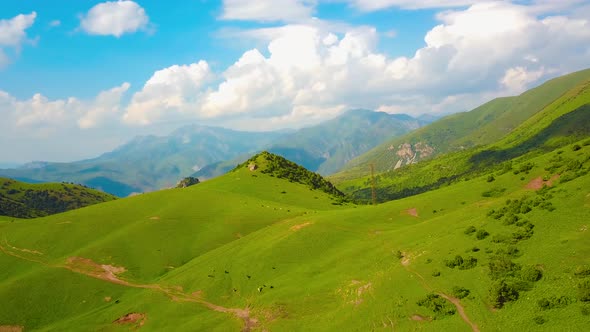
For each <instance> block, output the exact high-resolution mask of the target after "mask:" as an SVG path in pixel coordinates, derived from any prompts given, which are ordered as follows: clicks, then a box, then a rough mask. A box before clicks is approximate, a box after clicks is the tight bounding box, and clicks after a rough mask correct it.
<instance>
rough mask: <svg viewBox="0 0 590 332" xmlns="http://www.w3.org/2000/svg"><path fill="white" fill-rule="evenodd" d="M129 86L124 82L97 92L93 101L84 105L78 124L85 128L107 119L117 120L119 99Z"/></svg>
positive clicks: (120, 109) (119, 106) (119, 108)
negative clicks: (83, 112)
mask: <svg viewBox="0 0 590 332" xmlns="http://www.w3.org/2000/svg"><path fill="white" fill-rule="evenodd" d="M130 86H131V85H130V84H129V83H127V82H125V83H123V84H122V85H121V86H118V87H115V88H112V89H110V90H107V91H103V92H101V93H99V94H98V96H97V97H96V99H95V100H94V102H92V103H89V104H88V105H86V107H85V109H86V113H85V114H84V115H83V116H82V117H81V118H80V119H79V120H78V126H79V127H80V128H82V129H87V128H93V127H96V126H99V125H101V124H103V123H105V122H106V121H109V120H114V121H117V120H118V116H120V113H121V111H122V107H121V99H122V98H123V95H124V94H125V92H127V90H129V87H130Z"/></svg>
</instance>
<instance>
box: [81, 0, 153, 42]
mask: <svg viewBox="0 0 590 332" xmlns="http://www.w3.org/2000/svg"><path fill="white" fill-rule="evenodd" d="M148 23H149V17H148V16H147V14H146V12H145V10H144V9H143V8H142V7H141V6H140V5H138V4H137V3H135V2H134V1H129V0H119V1H107V2H102V3H99V4H97V5H95V6H94V7H92V8H91V9H90V10H89V11H88V13H86V15H84V16H82V17H81V19H80V28H81V29H82V30H84V31H85V32H86V33H88V34H91V35H103V36H107V35H111V36H115V37H117V38H118V37H121V36H122V35H124V34H126V33H134V32H136V31H138V30H140V29H145V28H146V27H147V25H148Z"/></svg>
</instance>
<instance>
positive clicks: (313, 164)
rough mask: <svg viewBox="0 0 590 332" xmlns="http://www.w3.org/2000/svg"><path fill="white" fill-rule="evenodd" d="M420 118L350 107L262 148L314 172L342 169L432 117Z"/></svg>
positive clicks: (203, 174)
mask: <svg viewBox="0 0 590 332" xmlns="http://www.w3.org/2000/svg"><path fill="white" fill-rule="evenodd" d="M421 118H422V119H415V118H413V117H411V116H408V115H405V114H387V113H383V112H375V111H370V110H350V111H348V112H345V113H343V114H342V115H340V116H338V117H336V118H334V119H332V120H328V121H325V122H323V123H320V124H318V125H316V126H312V127H308V128H303V129H300V130H298V131H296V132H293V133H291V134H287V135H285V136H283V137H280V138H278V139H277V140H276V141H275V142H273V143H272V144H271V145H270V146H268V147H263V148H264V149H266V150H268V151H269V152H272V153H274V154H277V155H280V156H283V157H285V158H287V159H289V160H292V161H293V162H295V163H298V164H300V165H302V166H303V167H305V168H307V169H309V170H311V171H313V172H318V173H319V174H322V175H326V174H331V173H334V172H336V171H338V170H340V169H341V168H342V167H343V166H344V165H345V164H346V163H347V162H349V161H350V160H352V159H353V158H355V157H357V156H359V155H361V154H363V153H365V152H367V151H369V150H370V149H372V148H373V147H375V146H377V145H379V144H380V143H382V142H383V141H385V140H387V139H391V138H393V137H398V136H400V135H403V134H405V133H408V132H410V131H412V130H415V129H417V128H419V127H421V126H423V125H425V124H427V123H429V122H431V121H432V119H433V118H432V117H421ZM247 158H248V156H247V154H244V155H242V156H240V157H238V158H235V159H232V160H229V161H227V160H226V161H220V162H216V163H213V164H210V165H207V166H205V167H203V168H202V169H201V170H199V171H197V172H195V173H194V174H193V176H195V177H198V178H202V179H209V178H213V177H215V176H219V175H221V174H224V173H226V172H228V171H230V170H231V169H232V168H233V167H235V165H236V164H238V163H242V162H244V161H245V160H246V159H247Z"/></svg>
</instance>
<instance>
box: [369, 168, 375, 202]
mask: <svg viewBox="0 0 590 332" xmlns="http://www.w3.org/2000/svg"><path fill="white" fill-rule="evenodd" d="M370 166H371V191H372V192H371V194H372V197H373V205H377V189H376V185H375V164H374V163H371V164H370Z"/></svg>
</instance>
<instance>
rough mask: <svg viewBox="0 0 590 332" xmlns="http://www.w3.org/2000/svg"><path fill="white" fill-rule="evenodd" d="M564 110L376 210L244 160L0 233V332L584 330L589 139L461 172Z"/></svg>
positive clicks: (290, 172) (587, 314) (278, 168)
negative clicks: (193, 181) (432, 185)
mask: <svg viewBox="0 0 590 332" xmlns="http://www.w3.org/2000/svg"><path fill="white" fill-rule="evenodd" d="M580 91H585V90H583V89H582V90H580ZM564 96H565V95H564ZM568 96H569V97H571V98H570V99H568V100H567V101H565V100H561V101H563V103H562V104H561V105H562V106H558V105H557V104H555V105H554V104H551V105H549V106H547V107H546V108H544V111H543V112H541V113H538V114H540V115H534V116H533V117H532V118H531V119H533V120H531V121H529V120H525V122H523V124H522V125H520V126H519V127H518V128H517V129H515V130H514V131H513V132H511V133H510V134H508V135H507V136H504V138H502V139H500V140H498V141H497V142H495V143H492V144H489V145H486V146H483V147H478V148H476V149H472V150H468V151H467V150H466V151H463V152H460V153H454V154H451V155H448V156H441V157H439V158H437V159H433V160H432V161H429V162H425V163H419V164H416V165H414V166H412V167H404V168H402V170H404V172H408V175H407V176H408V179H409V178H411V176H412V174H414V175H415V176H416V177H417V180H416V181H421V180H420V179H419V178H418V177H419V176H424V174H425V173H424V172H425V170H429V171H430V172H432V173H433V175H432V176H433V178H435V177H436V176H439V175H440V174H441V173H437V172H442V170H443V169H442V168H440V169H439V168H436V167H434V166H432V165H442V164H440V163H439V164H436V163H438V162H439V161H440V160H446V159H445V158H450V159H448V160H447V161H450V162H452V163H447V164H446V166H448V167H449V170H445V171H448V173H446V174H448V175H449V176H454V175H458V176H457V177H456V181H447V182H444V183H443V184H442V185H440V186H438V187H436V188H437V189H436V190H428V191H425V192H423V193H420V194H416V195H413V196H410V197H404V198H401V199H398V200H393V201H388V202H385V203H383V204H378V205H376V206H367V205H354V204H352V203H347V202H343V200H342V199H341V198H340V197H341V196H340V195H339V194H338V193H337V192H334V191H333V190H332V189H331V188H333V187H332V186H331V185H330V184H329V183H328V182H327V181H325V180H323V179H321V178H320V177H319V176H318V175H317V174H314V173H311V172H308V171H306V170H303V169H302V168H300V167H298V166H297V165H296V164H294V163H291V162H289V161H287V160H285V159H284V158H281V157H277V156H275V155H272V154H270V153H261V154H259V155H257V156H255V157H253V158H252V159H251V160H250V161H248V162H246V163H243V164H242V165H241V166H240V167H238V168H236V169H235V170H234V171H232V172H230V173H228V174H226V175H223V176H220V177H218V178H216V179H213V180H210V181H206V182H203V183H200V184H199V185H195V186H191V187H188V188H182V189H169V190H162V191H159V192H154V193H149V194H143V195H137V196H134V197H130V198H126V199H121V200H116V201H112V202H107V203H103V204H98V205H93V206H89V207H86V208H82V209H78V210H74V211H69V212H66V213H62V214H57V215H53V216H48V217H44V218H37V219H33V220H20V219H11V218H0V266H2V267H3V268H2V269H0V326H2V325H5V326H6V325H11V326H22V327H23V328H25V330H49V331H64V330H67V331H70V330H74V331H88V330H90V331H95V330H101V331H111V330H115V331H116V330H129V329H138V330H141V331H162V330H175V331H240V330H249V331H265V330H266V331H351V330H352V331H376V330H384V331H389V330H392V329H393V330H396V331H415V330H419V331H538V330H541V331H584V330H586V329H587V326H589V325H590V241H589V238H588V236H589V235H588V234H590V233H588V226H589V220H590V175H589V174H588V173H589V171H590V137H588V135H587V134H584V131H580V130H577V129H575V128H579V127H576V126H570V127H569V128H570V129H572V130H570V129H567V130H564V131H563V132H562V133H561V134H559V135H553V134H552V135H550V138H548V139H547V140H546V141H544V142H545V143H543V144H541V145H538V144H536V145H534V146H535V147H534V148H533V149H532V150H529V149H528V148H527V149H525V150H521V151H524V152H522V154H519V155H517V156H516V157H514V158H513V157H510V158H511V159H510V160H507V161H502V162H497V163H494V164H493V165H489V166H486V167H482V168H481V169H479V170H475V171H471V172H469V173H462V172H463V171H464V170H465V165H469V164H468V163H471V162H473V160H472V159H471V158H472V157H473V156H477V155H478V153H480V152H482V151H503V150H509V149H512V148H513V147H518V146H520V145H521V144H522V142H526V141H528V140H529V139H530V138H531V137H536V136H537V135H538V133H542V132H544V130H545V129H546V128H549V127H551V126H552V124H553V123H554V122H555V121H559V119H560V118H561V117H562V116H563V115H565V114H568V113H571V112H574V111H575V110H577V109H579V108H580V107H581V106H583V105H576V103H581V102H582V101H583V100H584V99H583V98H582V99H579V97H580V96H581V94H580V93H578V94H574V93H572V94H571V95H568ZM569 97H567V98H569ZM566 106H567V107H566ZM550 107H553V108H550ZM570 111H571V112H570ZM577 119H578V121H580V122H583V121H582V120H585V119H583V118H582V117H580V118H577ZM567 122H569V121H567ZM568 126H569V125H568ZM582 127H583V126H582ZM509 155H512V153H510V154H509ZM457 156H459V157H457ZM488 156H489V154H488V155H486V158H488ZM492 156H495V154H492ZM493 158H495V157H493ZM421 164H424V165H426V166H424V167H425V168H421V167H422V166H421ZM429 167H430V168H429ZM412 172H415V173H412ZM453 172H456V173H453ZM490 178H493V180H492V181H490V180H489V179H490ZM312 188H313V189H312ZM334 190H336V189H334ZM487 193H491V194H487ZM65 238H67V241H64V239H65ZM48 285H51V287H48ZM125 322H127V323H125Z"/></svg>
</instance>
